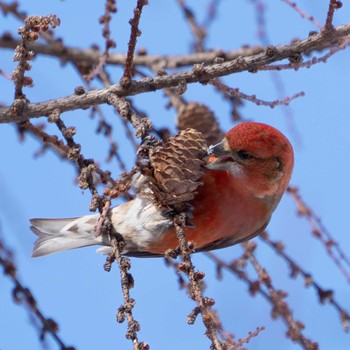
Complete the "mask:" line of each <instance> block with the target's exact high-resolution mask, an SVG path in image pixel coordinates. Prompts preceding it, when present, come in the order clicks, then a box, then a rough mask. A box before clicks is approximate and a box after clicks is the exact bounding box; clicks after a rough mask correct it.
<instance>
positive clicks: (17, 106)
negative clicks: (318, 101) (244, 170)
mask: <svg viewBox="0 0 350 350" xmlns="http://www.w3.org/2000/svg"><path fill="white" fill-rule="evenodd" d="M349 36H350V24H346V25H343V26H340V27H337V28H336V29H334V30H332V31H322V32H321V33H319V34H315V35H311V36H309V37H308V38H306V39H304V40H298V41H294V42H292V43H291V44H288V45H281V46H276V47H272V46H269V47H267V48H266V49H265V50H264V52H261V53H258V54H253V55H249V56H246V57H238V58H236V59H234V60H231V61H227V62H223V63H216V64H212V65H208V66H205V65H204V64H196V65H194V67H193V68H192V69H190V70H187V71H184V72H180V73H175V74H169V75H161V76H155V77H153V78H143V79H140V80H138V81H132V82H131V84H130V87H129V88H128V89H123V88H122V87H121V86H120V85H118V84H115V85H112V86H110V87H107V88H103V89H100V90H94V91H91V92H88V93H86V94H83V95H79V96H78V95H75V94H72V95H70V96H67V97H62V98H58V99H54V100H49V101H45V102H40V103H33V104H32V103H24V102H23V100H21V103H16V102H19V101H17V100H15V103H14V104H13V105H12V106H8V107H2V108H0V123H11V122H15V123H18V122H23V121H25V120H28V119H30V118H38V117H42V116H47V115H49V114H50V113H52V112H53V111H54V110H59V111H60V113H63V112H67V111H73V110H76V109H86V108H89V107H91V106H93V105H98V104H103V103H107V101H108V99H109V98H110V96H111V95H117V96H119V97H125V96H133V95H137V94H141V93H145V92H151V91H156V90H160V89H164V88H170V87H176V86H178V85H179V84H184V83H186V84H189V83H196V82H199V83H203V84H205V83H207V82H208V81H210V80H211V79H214V78H218V77H221V76H226V75H230V74H234V73H238V72H243V71H250V72H256V71H257V70H259V67H261V66H266V65H268V64H271V63H273V62H277V61H280V60H283V59H286V58H289V57H295V55H300V54H302V53H307V54H310V52H312V51H316V50H317V51H320V50H323V49H325V48H330V47H334V46H339V45H340V44H341V43H342V42H344V41H349V39H350V38H349ZM295 67H296V68H297V67H298V65H297V64H296V66H295Z"/></svg>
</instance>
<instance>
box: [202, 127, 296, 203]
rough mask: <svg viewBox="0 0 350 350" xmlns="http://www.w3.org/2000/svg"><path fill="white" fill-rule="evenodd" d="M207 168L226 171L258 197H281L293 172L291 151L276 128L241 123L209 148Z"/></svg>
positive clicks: (290, 147)
mask: <svg viewBox="0 0 350 350" xmlns="http://www.w3.org/2000/svg"><path fill="white" fill-rule="evenodd" d="M207 155H208V156H209V159H208V164H207V165H206V167H207V168H208V169H211V170H223V171H229V172H230V173H231V174H232V175H233V176H234V177H235V178H237V179H238V180H240V181H241V183H242V186H246V187H247V189H248V190H250V191H252V192H253V193H254V194H256V196H257V197H259V198H265V197H266V196H267V197H278V198H276V200H277V201H278V200H279V198H280V197H281V196H282V194H283V192H284V191H285V189H286V188H287V186H288V183H289V180H290V177H291V174H292V170H293V160H294V156H293V149H292V146H291V144H290V143H289V141H288V140H287V138H286V137H285V136H284V135H283V134H282V133H280V132H279V131H278V130H276V129H275V128H273V127H271V126H269V125H266V124H262V123H256V122H245V123H241V124H239V125H237V126H235V127H234V128H232V129H231V130H229V131H228V132H227V133H226V135H225V137H224V139H223V140H222V141H221V142H220V143H218V144H216V145H214V146H210V147H209V148H208V151H207Z"/></svg>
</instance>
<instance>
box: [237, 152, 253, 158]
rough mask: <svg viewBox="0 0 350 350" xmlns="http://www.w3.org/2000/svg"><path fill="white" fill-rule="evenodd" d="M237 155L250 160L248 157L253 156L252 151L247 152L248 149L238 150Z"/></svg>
mask: <svg viewBox="0 0 350 350" xmlns="http://www.w3.org/2000/svg"><path fill="white" fill-rule="evenodd" d="M237 155H238V157H239V158H241V159H242V160H248V159H251V158H253V156H252V155H251V154H250V153H248V152H246V151H238V152H237Z"/></svg>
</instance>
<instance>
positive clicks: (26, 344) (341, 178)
mask: <svg viewBox="0 0 350 350" xmlns="http://www.w3.org/2000/svg"><path fill="white" fill-rule="evenodd" d="M134 3H135V1H128V2H126V1H118V2H117V6H118V9H119V11H118V13H117V15H116V16H115V17H114V18H113V21H112V25H111V31H112V36H113V38H114V39H115V40H116V42H117V48H116V49H115V50H116V52H125V51H126V48H127V42H128V40H129V24H128V19H129V18H130V17H131V16H132V9H133V5H134ZM205 3H206V2H205ZM265 3H266V6H267V7H266V13H265V14H266V23H267V27H266V28H267V31H268V33H267V34H268V37H269V40H270V43H271V44H274V45H278V44H284V43H287V42H290V41H291V40H292V39H294V38H296V37H297V38H305V37H307V35H308V33H309V31H310V30H317V28H315V27H314V26H313V25H312V23H310V22H309V21H307V20H305V19H302V18H301V17H300V16H299V15H298V14H297V13H296V12H294V11H293V10H292V9H291V8H290V7H288V6H287V5H286V4H285V3H283V2H282V1H278V2H276V1H273V0H269V1H268V0H267V1H266V2H265ZM189 4H190V5H191V6H192V7H193V9H194V10H195V11H196V13H198V16H199V18H200V19H201V18H203V15H204V13H205V6H202V5H199V2H197V1H189ZM201 4H202V2H201ZM298 4H299V6H300V7H301V8H302V9H304V10H305V11H306V12H308V13H310V14H312V15H313V16H314V17H315V18H316V19H317V20H318V21H319V22H321V23H323V22H324V20H325V13H326V9H327V1H322V2H321V3H320V2H317V4H316V3H314V2H309V1H298ZM21 9H22V10H24V11H27V12H28V13H29V14H31V15H38V14H49V13H55V14H57V15H58V17H60V18H61V26H60V27H59V28H57V29H56V30H55V33H56V35H57V37H62V38H63V39H64V42H65V44H66V45H68V46H73V47H82V48H87V47H89V46H90V45H91V44H92V43H98V44H99V45H100V47H103V39H102V37H101V30H102V28H101V25H99V23H98V17H99V16H100V15H101V14H102V13H103V11H104V4H103V2H97V1H96V2H91V3H89V4H88V5H86V2H84V1H82V0H76V1H74V2H69V1H50V2H43V1H39V0H31V1H29V0H24V1H22V2H21ZM349 10H350V5H349V4H348V3H346V2H344V3H343V8H342V9H341V10H340V11H338V12H337V13H336V15H335V21H334V23H335V25H340V24H345V23H347V22H349V21H350V18H349V12H350V11H349ZM20 25H21V24H20V23H19V22H18V21H16V20H15V19H13V18H12V17H11V16H8V17H2V18H1V21H0V33H3V32H4V31H10V32H11V33H13V34H16V31H17V28H18V27H19V26H20ZM140 28H141V30H142V35H141V36H140V37H139V40H138V47H146V48H147V49H148V52H149V53H150V54H186V53H187V52H188V50H189V47H190V45H191V43H192V37H191V35H190V32H189V29H188V27H187V25H186V23H185V22H184V21H183V18H182V14H181V12H180V11H179V9H178V7H177V5H176V2H175V1H167V2H162V1H158V2H157V1H150V5H149V6H147V7H145V8H144V13H143V16H142V19H141V24H140ZM256 31H257V27H256V20H255V11H254V6H253V5H252V3H251V2H248V1H235V2H233V1H222V2H221V5H220V7H219V12H218V19H217V21H216V22H215V23H214V24H213V26H212V28H211V30H210V34H209V37H208V41H207V47H210V48H213V49H216V48H222V49H224V50H232V49H235V48H238V47H240V46H242V45H244V44H247V43H249V44H251V45H253V44H259V39H258V37H257V35H256ZM12 56H13V53H12V52H11V51H10V50H4V49H1V50H0V68H1V69H2V70H3V71H5V72H7V73H10V72H11V71H12V70H13V68H14V67H15V64H14V63H13V62H12ZM349 59H350V52H349V50H343V51H341V52H339V53H337V54H336V55H334V56H333V57H331V58H330V59H329V61H328V62H327V64H323V63H322V64H318V65H314V66H312V67H311V68H310V69H301V70H298V71H297V72H295V71H284V72H281V73H280V78H281V79H282V81H283V83H284V88H285V93H286V95H287V96H291V95H293V94H294V93H296V92H299V91H304V92H305V96H304V97H302V98H299V99H297V100H295V101H294V102H293V103H292V104H291V110H292V112H293V121H292V125H293V129H294V130H297V133H298V135H299V138H298V137H296V136H295V135H294V134H293V133H292V132H291V129H290V128H289V127H288V125H289V122H288V121H287V120H286V117H285V114H284V111H283V107H276V108H274V109H271V108H269V107H258V106H256V105H254V104H252V103H250V102H245V104H244V107H243V108H242V110H241V113H242V114H243V115H244V116H245V117H246V118H249V119H252V120H256V121H260V122H265V123H269V124H271V125H273V126H275V127H277V128H278V129H280V130H281V131H282V132H284V133H285V134H286V135H287V136H288V137H289V138H290V140H291V142H292V144H293V146H294V149H295V170H294V174H293V178H292V182H291V183H292V184H293V185H297V186H299V187H300V190H301V193H302V196H303V198H304V199H305V200H306V201H307V203H308V204H309V205H310V206H311V207H312V208H313V209H314V210H315V212H316V213H317V214H318V215H319V216H320V217H321V218H322V221H323V223H324V225H325V226H326V227H327V228H328V230H329V231H330V232H331V233H332V234H333V235H334V236H335V238H336V240H337V241H338V242H339V243H340V245H341V246H342V248H343V250H344V251H345V252H349V251H350V243H349V238H348V237H349V235H348V230H349V229H348V223H347V220H348V215H349V214H348V211H349V204H348V203H349V199H348V198H349V195H350V187H349V182H348V177H349V172H350V165H349V161H348V160H349V157H350V118H349V115H350V107H349V103H348V84H349V76H350V75H349V73H350V72H349V63H348V62H349ZM110 72H111V75H112V78H113V79H114V80H115V81H118V80H119V78H120V76H121V70H120V69H119V68H117V67H113V68H111V69H110ZM30 75H31V76H32V77H33V80H34V83H35V85H34V87H33V88H27V89H26V90H25V93H26V94H27V97H28V98H29V99H30V101H31V102H38V101H43V100H47V99H52V98H57V97H62V96H66V95H69V94H71V93H72V92H73V90H74V87H75V86H77V85H81V80H80V78H79V76H78V75H77V74H76V72H75V71H74V69H73V68H72V67H71V66H70V65H69V64H67V65H65V66H62V65H61V64H60V62H58V61H57V60H55V59H53V58H47V57H38V58H37V59H35V60H34V62H33V67H32V70H31V72H30ZM224 82H225V83H227V84H229V85H230V86H232V87H238V88H239V89H240V90H241V91H242V92H244V93H246V94H255V95H256V96H257V97H258V98H261V99H265V100H275V99H276V98H277V97H279V94H280V92H276V89H275V87H274V84H273V81H272V79H271V74H270V73H269V72H260V73H258V74H250V73H241V74H236V75H232V76H230V77H225V78H224ZM94 87H99V86H98V84H97V83H96V84H95V85H94ZM184 97H185V98H186V99H187V100H188V101H199V102H203V103H207V104H208V105H210V107H211V108H212V109H213V110H214V111H215V113H216V115H217V116H219V121H220V125H221V127H222V129H223V130H228V129H229V128H230V127H231V126H232V121H231V120H230V116H229V114H228V113H229V108H228V106H227V105H226V104H225V102H224V101H223V99H222V98H221V96H219V95H218V94H216V93H215V92H214V90H213V89H212V88H211V87H210V86H199V85H190V86H188V90H187V92H186V94H185V96H184ZM12 99H13V84H12V82H11V81H8V80H6V79H5V78H3V77H0V103H2V104H6V105H9V104H11V101H12ZM133 101H134V103H135V105H136V106H137V107H139V108H140V109H141V110H145V111H147V113H148V115H149V116H150V117H151V118H152V121H153V122H154V124H155V125H156V126H157V127H163V126H167V127H170V128H172V129H173V130H174V119H175V112H174V110H172V109H170V110H166V109H165V108H164V107H165V106H166V104H167V102H168V101H167V99H166V98H165V97H164V96H163V93H162V92H160V91H158V92H154V93H147V94H143V95H139V96H135V97H133ZM103 110H104V111H105V113H106V116H107V117H108V120H109V121H110V122H111V123H113V126H114V132H113V137H115V139H116V140H117V142H118V143H119V145H120V149H121V152H122V153H123V154H125V157H124V160H125V161H126V163H127V165H128V167H131V166H132V165H133V161H134V155H133V153H132V149H131V147H130V145H129V144H128V143H127V141H126V140H125V136H124V132H123V129H122V126H121V125H120V123H119V122H118V120H116V118H115V115H114V114H113V113H112V110H111V109H109V108H108V107H104V109H103ZM63 119H64V121H65V123H66V124H67V125H76V126H77V129H78V133H77V135H76V140H77V141H78V142H79V143H81V145H82V151H83V154H84V155H85V156H86V157H87V158H92V157H93V158H95V159H96V160H97V161H98V162H99V163H100V164H101V166H102V167H103V168H105V169H107V168H108V169H109V170H111V171H112V173H113V175H114V176H115V177H117V176H118V174H119V172H120V170H119V169H118V166H117V164H116V163H113V162H112V163H109V164H107V163H106V162H105V158H106V149H107V141H106V140H105V139H104V138H103V137H102V136H100V135H96V134H95V129H96V125H97V122H96V121H94V120H90V118H89V116H88V112H87V111H76V112H71V113H66V114H64V115H63ZM42 121H44V120H43V119H38V120H36V121H34V122H35V123H40V122H42ZM47 130H48V131H51V132H55V129H54V128H53V126H49V127H48V129H47ZM0 140H1V146H2V147H1V151H0V155H1V164H2V165H1V166H0V223H1V235H2V236H3V237H5V239H6V242H7V243H8V245H9V246H10V247H11V248H12V249H13V250H14V252H15V260H16V262H17V264H18V267H19V276H20V278H21V280H22V281H23V283H24V284H25V285H27V286H29V287H30V288H31V290H32V291H33V293H34V295H35V296H36V298H37V299H38V301H39V306H40V308H41V309H42V310H43V312H44V313H45V314H46V315H47V316H49V317H52V318H53V319H54V320H56V321H57V323H58V324H59V325H60V333H59V334H60V336H61V337H62V339H63V340H64V341H65V343H66V344H68V345H74V346H76V348H77V349H81V350H82V349H97V348H103V349H128V348H131V344H130V342H129V341H127V340H126V339H125V337H124V333H125V329H126V325H125V324H122V325H119V324H117V323H116V322H115V311H116V309H117V308H118V307H119V305H120V304H121V302H122V297H121V293H120V286H119V274H118V271H117V269H116V266H114V267H113V268H112V272H110V273H106V272H104V271H103V264H104V261H105V258H104V257H101V256H99V255H97V254H96V253H95V248H93V247H92V248H86V249H81V250H75V251H71V252H64V253H60V254H56V255H52V256H48V257H44V258H40V259H31V258H30V254H31V248H32V244H33V242H34V240H35V237H34V235H33V234H32V233H31V232H30V230H29V224H28V221H29V219H30V218H32V217H69V216H78V215H84V214H87V213H88V206H89V201H90V194H89V193H88V192H87V191H86V192H84V193H83V192H82V191H81V190H80V189H79V188H78V187H77V186H76V185H75V183H74V177H75V169H74V167H73V166H72V165H70V164H69V163H68V162H62V161H61V160H60V159H59V158H58V157H57V156H56V155H55V154H53V153H52V152H50V151H48V152H47V153H46V154H45V155H44V156H43V157H39V158H37V159H35V158H34V156H33V155H34V153H35V152H36V151H37V150H38V149H39V147H40V145H39V143H38V142H37V141H36V140H34V139H33V138H31V137H26V140H25V141H24V142H18V135H17V133H16V129H15V128H14V127H13V126H12V125H0ZM117 203H118V201H116V204H117ZM268 230H269V232H270V234H271V237H272V238H273V239H276V240H283V241H284V242H285V243H286V251H287V253H288V254H290V255H292V256H293V257H295V259H296V260H297V261H298V262H299V263H300V265H302V266H303V267H304V268H305V270H307V271H309V272H311V273H312V275H313V276H314V278H315V280H317V282H319V283H320V285H321V286H322V287H324V288H325V289H329V288H332V289H334V290H335V291H336V293H335V297H336V298H337V300H339V302H340V303H341V304H342V305H343V306H344V307H345V309H347V310H350V298H349V284H347V283H346V282H345V280H344V278H343V276H342V275H341V274H340V272H339V270H338V269H337V268H336V267H335V266H334V264H333V263H332V262H331V260H330V259H329V257H328V256H327V255H326V254H325V252H324V249H323V247H322V246H321V245H320V243H319V242H318V241H316V240H315V239H313V238H311V234H310V228H309V226H308V224H307V223H306V222H305V220H303V219H301V218H299V217H297V216H296V215H295V205H294V202H293V201H292V199H291V198H290V197H289V196H285V197H284V198H283V200H282V202H281V204H280V206H279V208H278V209H277V210H276V212H275V214H274V216H273V219H272V221H271V223H270V225H269V227H268ZM257 241H258V240H257ZM241 252H242V250H241V248H240V247H239V246H235V247H230V248H227V249H224V250H221V251H218V252H217V254H218V255H219V256H220V257H221V258H222V259H224V260H227V261H230V260H232V259H234V258H235V257H238V256H239V255H240V254H241ZM257 256H258V257H259V259H260V261H261V263H262V264H263V266H265V267H266V268H267V270H268V271H270V272H271V275H272V278H273V283H274V285H275V286H276V288H282V289H285V290H287V291H288V294H289V296H288V299H287V301H288V303H289V304H290V306H291V307H292V308H293V310H294V317H295V318H296V319H297V320H302V321H303V322H305V326H306V329H305V331H304V334H305V335H306V336H307V337H309V338H311V339H312V340H314V341H317V342H319V344H320V347H321V349H340V350H342V349H348V348H349V344H350V338H349V334H345V333H344V332H342V330H341V326H340V322H339V317H338V314H337V313H336V311H335V310H334V309H333V308H332V307H331V306H329V305H320V304H319V303H318V301H317V297H316V295H315V292H314V291H313V290H312V289H305V288H304V287H303V281H302V279H301V278H297V279H296V280H291V279H289V278H288V272H289V271H288V268H287V266H286V265H285V263H284V262H283V261H282V260H281V259H279V258H278V257H276V256H275V254H274V253H272V251H271V250H269V249H268V248H267V247H266V246H265V245H260V246H259V248H258V251H257ZM193 259H194V262H195V264H196V266H197V267H198V268H199V269H200V270H204V271H205V272H206V276H207V277H206V281H207V283H208V288H207V290H206V295H208V296H210V297H214V298H215V299H216V302H217V303H216V305H215V307H216V308H217V309H218V311H219V315H220V318H221V320H222V322H223V324H224V326H225V327H226V329H227V330H229V331H232V332H233V333H234V334H235V336H236V337H237V338H240V337H245V336H246V334H247V333H248V332H249V331H251V330H254V329H255V328H256V327H258V326H265V327H266V330H265V331H264V332H262V333H261V334H260V335H259V336H258V337H257V338H254V339H253V340H252V341H251V343H250V344H249V346H248V348H249V349H263V348H267V346H268V347H269V348H283V349H288V350H289V349H298V348H299V346H298V345H297V344H293V343H292V342H291V341H289V340H287V339H286V338H285V331H286V328H285V326H284V324H283V323H282V322H281V321H280V320H276V321H273V320H271V319H270V316H269V315H270V306H269V305H268V304H267V303H266V302H265V301H264V300H263V299H262V298H261V297H259V296H257V297H254V298H252V297H251V296H250V295H248V293H247V287H246V286H245V285H244V284H243V283H242V282H241V281H239V280H237V279H235V278H233V277H232V276H230V275H229V274H228V273H224V278H223V280H222V281H217V280H216V278H215V266H214V265H213V263H212V262H210V261H209V260H208V258H207V257H205V256H204V255H202V254H197V255H195V256H194V257H193ZM131 272H132V274H133V276H134V278H135V281H136V284H135V288H134V289H133V290H132V296H133V297H134V298H135V299H136V301H137V303H136V306H135V309H134V312H135V318H136V319H137V320H138V321H139V322H140V323H141V327H142V330H141V332H140V333H139V338H140V339H141V340H144V341H147V342H148V343H149V344H150V345H151V348H152V349H163V348H167V349H168V350H173V349H174V350H175V349H179V348H182V349H194V348H195V349H205V348H209V342H208V340H207V339H206V338H205V337H204V336H203V333H204V327H203V326H202V324H201V322H200V321H199V320H198V321H197V322H196V324H195V325H194V326H188V325H187V324H186V315H187V313H188V312H190V310H191V309H192V308H193V307H194V304H193V302H192V301H191V300H190V299H189V298H188V297H187V296H186V294H185V292H184V291H182V290H179V287H178V283H177V276H176V275H175V274H174V272H173V271H172V270H170V269H169V268H167V267H166V266H165V264H164V262H163V260H162V259H132V270H131ZM0 282H1V284H0V285H1V288H0V290H1V291H0V295H1V298H0V310H1V312H0V349H2V350H13V349H24V348H26V349H37V348H39V349H40V344H39V341H38V337H37V334H36V331H35V329H34V328H33V327H32V325H31V323H30V320H29V318H28V316H27V312H26V310H25V309H24V308H23V307H21V306H17V305H15V304H13V303H12V300H11V288H12V285H11V283H10V282H9V280H8V279H6V278H3V277H0ZM48 343H49V345H50V346H51V347H50V348H52V349H56V348H57V346H56V345H55V344H54V343H53V342H52V340H51V339H50V338H48Z"/></svg>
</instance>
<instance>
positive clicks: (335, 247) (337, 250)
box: [287, 186, 350, 283]
mask: <svg viewBox="0 0 350 350" xmlns="http://www.w3.org/2000/svg"><path fill="white" fill-rule="evenodd" d="M287 193H289V194H290V195H291V196H292V198H293V199H294V201H295V204H296V206H297V213H298V215H300V216H302V217H305V218H306V219H307V221H308V222H309V225H310V227H311V232H312V236H313V237H315V238H316V239H317V240H319V241H320V242H321V244H322V245H323V247H324V248H325V250H326V252H327V254H328V256H329V257H330V258H331V259H332V260H333V262H334V263H335V264H336V266H337V267H338V268H339V270H340V271H341V273H342V274H343V275H344V277H345V279H346V280H347V282H348V283H350V258H349V257H348V256H347V254H346V253H345V252H344V251H343V250H342V248H341V247H340V245H339V243H338V242H337V241H336V239H335V237H334V236H333V235H332V234H331V233H330V232H329V231H328V230H327V228H326V227H325V226H324V225H323V223H322V221H321V219H320V218H319V217H318V216H317V215H316V214H315V213H314V211H313V210H312V209H311V208H310V207H309V206H308V205H307V204H306V203H305V201H304V200H303V199H302V197H301V195H300V193H299V189H298V188H297V187H292V186H289V188H288V190H287ZM344 265H345V266H344Z"/></svg>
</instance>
